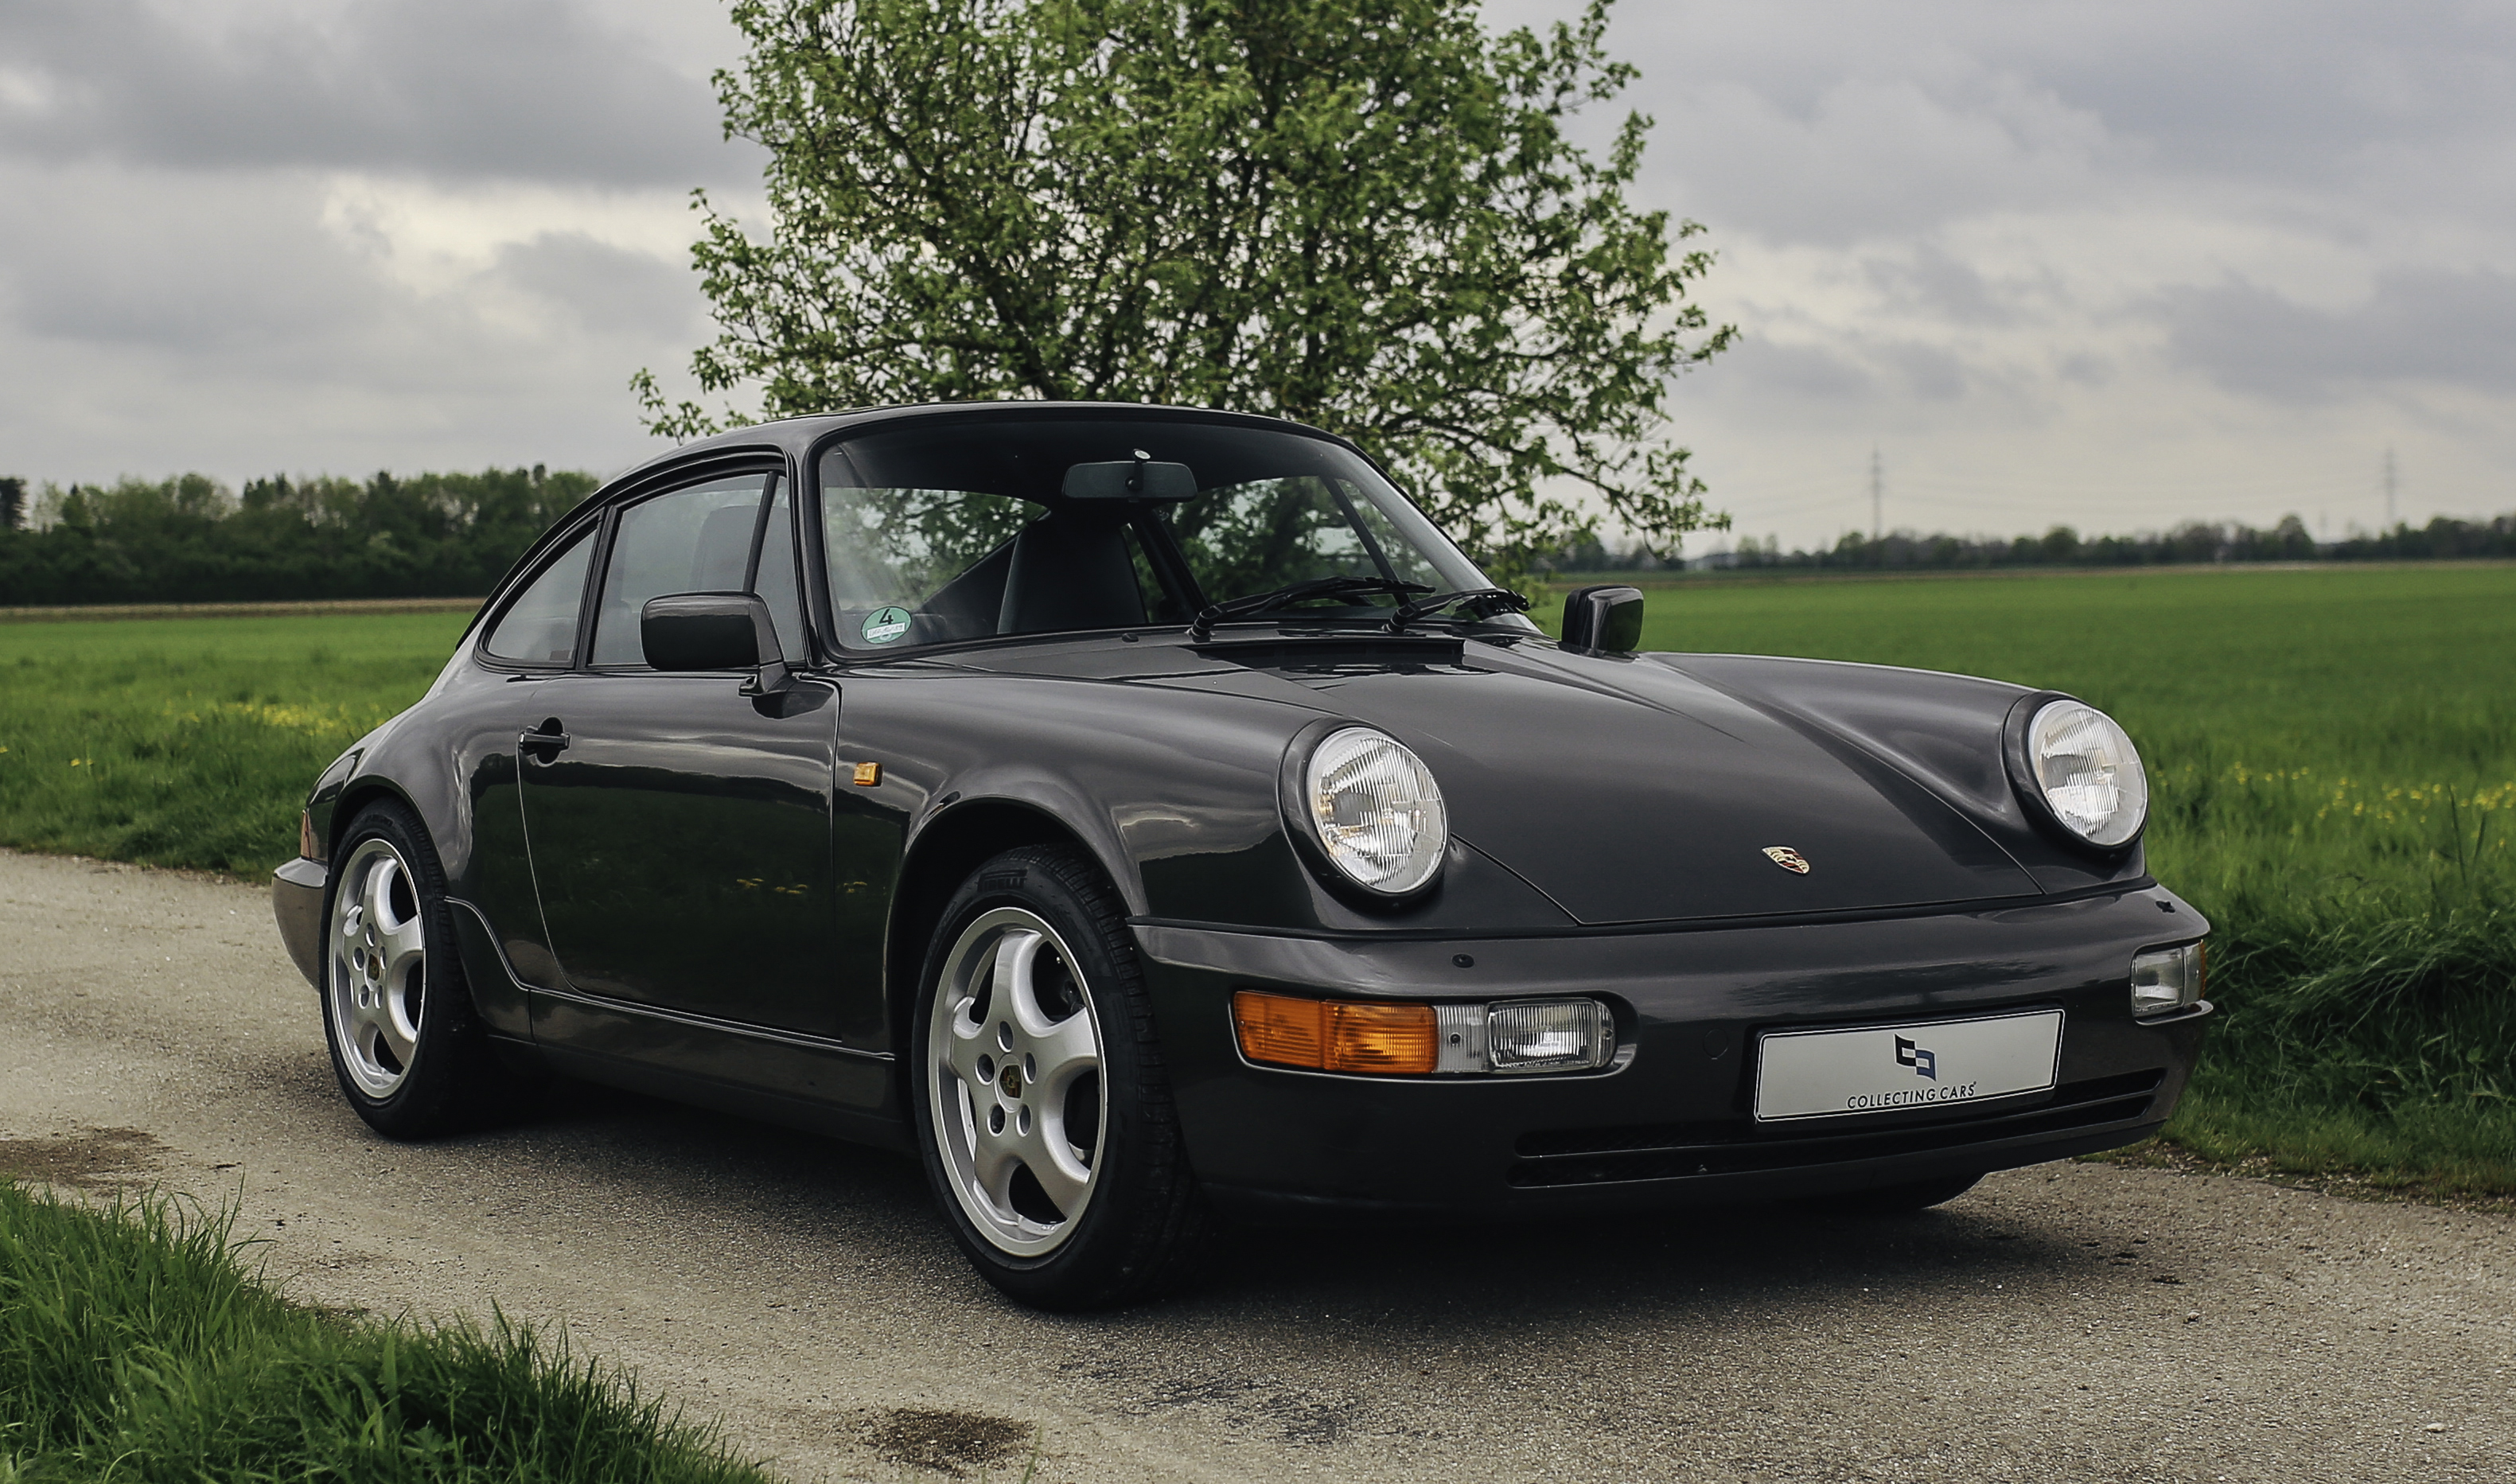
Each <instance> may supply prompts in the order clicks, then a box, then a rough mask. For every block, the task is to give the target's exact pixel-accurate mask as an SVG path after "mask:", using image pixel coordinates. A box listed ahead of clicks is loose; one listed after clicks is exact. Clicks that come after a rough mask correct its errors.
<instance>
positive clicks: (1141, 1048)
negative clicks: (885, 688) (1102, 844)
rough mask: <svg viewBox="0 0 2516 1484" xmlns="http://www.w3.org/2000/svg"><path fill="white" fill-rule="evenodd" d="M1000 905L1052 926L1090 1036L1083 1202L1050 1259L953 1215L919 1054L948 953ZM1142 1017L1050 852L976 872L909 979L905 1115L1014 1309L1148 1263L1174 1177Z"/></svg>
mask: <svg viewBox="0 0 2516 1484" xmlns="http://www.w3.org/2000/svg"><path fill="white" fill-rule="evenodd" d="M1003 907H1014V908H1020V909H1022V910H1023V911H1025V912H1032V913H1034V914H1036V915H1037V916H1039V917H1040V918H1041V919H1042V920H1044V921H1046V922H1047V923H1048V925H1049V926H1050V927H1051V928H1052V929H1054V930H1055V932H1056V935H1057V937H1058V939H1059V940H1060V942H1061V943H1062V944H1063V945H1064V948H1065V951H1066V953H1067V954H1068V955H1069V963H1070V964H1071V965H1072V966H1073V967H1074V968H1076V969H1078V970H1080V971H1081V974H1082V977H1083V982H1084V986H1085V988H1086V990H1087V992H1088V997H1089V1002H1090V1004H1091V1010H1092V1014H1093V1015H1094V1016H1095V1017H1096V1019H1097V1021H1098V1024H1097V1026H1096V1029H1097V1031H1098V1032H1099V1036H1100V1040H1101V1088H1102V1098H1103V1102H1104V1106H1105V1112H1104V1114H1103V1124H1102V1134H1101V1144H1100V1147H1099V1149H1098V1150H1097V1151H1096V1152H1095V1155H1094V1160H1095V1163H1096V1166H1097V1169H1096V1178H1095V1182H1094V1189H1093V1193H1092V1199H1091V1201H1090V1202H1089V1204H1087V1205H1086V1206H1085V1208H1084V1210H1083V1214H1082V1216H1081V1217H1079V1218H1077V1220H1076V1221H1075V1225H1074V1230H1073V1232H1072V1233H1071V1234H1070V1235H1069V1236H1068V1238H1067V1239H1066V1240H1065V1241H1064V1242H1063V1243H1061V1244H1060V1245H1059V1246H1058V1247H1057V1249H1056V1250H1055V1251H1050V1252H1047V1253H1044V1254H1041V1255H1039V1256H1035V1257H1020V1256H1016V1255H1014V1254H1012V1253H1009V1252H1006V1251H1003V1250H1002V1249H1000V1248H998V1247H997V1246H995V1244H993V1243H992V1242H989V1241H988V1240H987V1238H986V1237H985V1235H984V1234H983V1233H982V1232H981V1231H980V1230H979V1228H978V1227H977V1225H976V1224H975V1223H973V1222H972V1220H971V1219H970V1215H969V1213H968V1212H967V1211H965V1210H963V1209H962V1208H961V1202H960V1200H959V1198H958V1197H957V1196H956V1195H955V1194H954V1193H953V1190H952V1184H951V1181H952V1176H951V1173H950V1170H949V1168H948V1166H946V1164H945V1162H944V1159H943V1151H942V1149H941V1147H940V1145H939V1142H938V1139H937V1133H936V1121H935V1110H934V1102H933V1097H934V1081H935V1078H936V1076H937V1069H936V1068H935V1066H934V1065H933V1062H932V1057H931V1053H930V1051H929V1049H928V1039H929V1037H930V1035H931V1033H932V1029H933V1025H934V1018H935V1013H936V991H937V987H938V983H939V981H940V980H941V978H942V976H943V966H944V961H945V959H946V958H947V957H948V956H949V955H950V954H951V951H952V946H953V945H954V944H955V943H957V942H959V940H960V937H961V934H962V933H963V932H964V931H965V930H967V929H968V927H969V925H970V924H971V923H972V922H974V921H976V920H977V919H978V918H979V917H980V916H981V915H983V914H985V913H986V912H992V911H994V910H996V909H998V908H1003ZM1145 1017H1146V1005H1145V992H1144V987H1143V982H1142V976H1141V973H1140V971H1139V969H1138V967H1137V965H1136V963H1135V961H1134V955H1133V954H1132V952H1129V953H1127V954H1113V953H1111V945H1110V943H1109V941H1108V938H1107V937H1106V929H1105V925H1104V923H1103V922H1102V920H1101V913H1100V912H1096V911H1095V910H1094V904H1092V903H1090V902H1087V901H1085V900H1084V899H1083V898H1082V897H1081V896H1080V895H1079V894H1078V893H1077V892H1075V891H1074V890H1073V889H1072V887H1071V886H1070V885H1069V882H1068V880H1067V879H1066V878H1065V876H1064V875H1063V874H1062V873H1061V871H1060V870H1059V869H1057V866H1056V865H1055V864H1054V856H1053V855H1052V853H1051V852H1049V851H1046V850H1039V849H1025V850H1015V851H1008V852H1006V853H1005V854H1004V855H1001V856H998V857H996V858H995V859H993V860H991V861H989V862H987V863H986V864H985V866H982V867H981V868H980V869H978V870H977V871H976V872H974V873H973V874H972V875H971V877H970V879H969V880H968V881H966V882H964V883H963V884H962V886H961V889H960V890H959V891H958V892H956V893H954V894H953V896H952V899H951V901H950V902H948V903H947V904H946V905H945V907H944V910H943V916H942V917H941V919H940V920H939V921H938V924H937V927H936V930H935V935H934V937H933V939H932V940H931V941H930V943H929V944H928V947H927V953H926V962H925V968H924V971H923V972H922V973H921V974H920V975H919V976H918V989H917V996H916V1001H915V1013H914V1014H913V1016H912V1017H911V1024H910V1028H909V1039H908V1046H909V1047H910V1048H911V1049H910V1053H909V1054H910V1055H911V1056H912V1057H914V1058H915V1060H914V1062H913V1064H912V1066H911V1070H910V1076H909V1078H908V1087H907V1089H906V1091H907V1093H908V1097H909V1102H910V1106H911V1108H912V1110H913V1112H914V1115H915V1119H916V1128H917V1150H918V1159H919V1162H920V1163H921V1164H922V1165H923V1166H925V1169H926V1177H927V1184H928V1186H929V1187H930V1188H931V1189H932V1190H933V1192H934V1194H935V1201H936V1205H937V1206H938V1207H940V1208H942V1209H943V1216H944V1219H945V1220H946V1221H948V1222H950V1223H951V1228H952V1236H953V1240H954V1241H955V1242H957V1243H958V1244H959V1245H960V1247H961V1250H962V1251H963V1252H964V1253H965V1254H966V1255H967V1256H968V1257H969V1259H970V1261H971V1263H972V1264H973V1265H974V1266H976V1267H977V1268H978V1269H979V1270H980V1272H981V1273H982V1274H983V1275H984V1276H985V1277H986V1278H987V1280H988V1281H989V1282H991V1283H993V1284H995V1285H996V1286H997V1287H998V1288H1000V1289H1002V1290H1004V1291H1005V1292H1006V1293H1010V1294H1012V1295H1013V1296H1015V1297H1017V1298H1020V1299H1022V1300H1023V1301H1025V1302H1027V1303H1033V1304H1038V1305H1041V1306H1045V1307H1056V1308H1082V1307H1093V1306H1097V1305H1099V1304H1102V1303H1106V1302H1111V1301H1114V1300H1115V1299H1116V1298H1117V1297H1119V1296H1121V1291H1122V1290H1126V1289H1130V1288H1133V1287H1135V1275H1136V1272H1137V1270H1138V1269H1140V1268H1142V1267H1143V1266H1145V1265H1147V1264H1148V1263H1151V1262H1153V1261H1155V1260H1157V1256H1158V1254H1157V1253H1154V1252H1153V1251H1151V1250H1150V1247H1149V1244H1148V1243H1147V1241H1146V1236H1147V1233H1146V1230H1145V1228H1146V1225H1147V1222H1146V1220H1145V1216H1146V1214H1147V1212H1148V1211H1149V1210H1153V1211H1157V1210H1159V1209H1160V1208H1163V1207H1165V1206H1166V1205H1167V1204H1168V1203H1169V1202H1170V1200H1171V1199H1172V1195H1173V1192H1172V1191H1171V1190H1170V1189H1169V1188H1167V1184H1166V1182H1165V1179H1164V1176H1165V1175H1166V1174H1168V1175H1169V1176H1170V1177H1171V1178H1173V1179H1179V1178H1185V1177H1186V1176H1185V1166H1184V1165H1181V1164H1179V1163H1178V1162H1177V1159H1176V1150H1175V1147H1165V1148H1161V1149H1156V1148H1154V1147H1153V1146H1154V1144H1155V1143H1156V1142H1157V1141H1160V1142H1164V1143H1166V1144H1167V1145H1172V1146H1175V1140H1176V1135H1175V1134H1174V1133H1173V1132H1172V1125H1171V1124H1169V1122H1168V1121H1167V1120H1166V1119H1160V1118H1155V1117H1152V1116H1151V1114H1152V1112H1153V1110H1152V1108H1150V1107H1149V1104H1152V1103H1158V1104H1160V1105H1161V1106H1162V1107H1163V1108H1167V1103H1168V1093H1169V1089H1168V1085H1167V1082H1166V1081H1164V1080H1163V1079H1162V1075H1161V1072H1160V1069H1159V1067H1158V1065H1156V1064H1154V1063H1153V1059H1152V1058H1150V1057H1149V1056H1148V1055H1147V1054H1146V1049H1147V1048H1146V1047H1145V1045H1144V1044H1143V1042H1142V1040H1141V1039H1140V1038H1139V1036H1138V1034H1137V1027H1138V1026H1139V1025H1140V1024H1141V1023H1143V1021H1144V1020H1145Z"/></svg>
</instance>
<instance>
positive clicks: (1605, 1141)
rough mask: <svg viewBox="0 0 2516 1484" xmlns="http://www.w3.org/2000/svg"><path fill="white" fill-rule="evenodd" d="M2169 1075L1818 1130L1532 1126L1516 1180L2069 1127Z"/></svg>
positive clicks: (2099, 1116) (1658, 1170) (1891, 1148)
mask: <svg viewBox="0 0 2516 1484" xmlns="http://www.w3.org/2000/svg"><path fill="white" fill-rule="evenodd" d="M2165 1079H2166V1074H2165V1073H2164V1072H2163V1071H2156V1072H2134V1073H2130V1074H2128V1075H2125V1076H2122V1077H2102V1078H2095V1079H2092V1080H2090V1081H2081V1082H2065V1083H2063V1084H2062V1085H2061V1086H2060V1087H2057V1088H2055V1089H2054V1091H2053V1096H2052V1098H2051V1099H2050V1100H2049V1101H2047V1102H2044V1103H2041V1104H2039V1105H2037V1106H2035V1107H2034V1108H2029V1109H2025V1110H2022V1111H2018V1112H2012V1113H1998V1112H1992V1113H1983V1114H1977V1115H1975V1116H1973V1117H1970V1118H1955V1119H1946V1120H1939V1121H1934V1122H1931V1123H1927V1124H1900V1125H1899V1126H1896V1127H1892V1128H1880V1127H1875V1126H1871V1127H1846V1126H1844V1125H1843V1124H1839V1123H1837V1124H1834V1126H1832V1127H1829V1128H1826V1129H1825V1130H1824V1131H1823V1132H1817V1133H1812V1132H1810V1131H1809V1125H1808V1124H1800V1123H1792V1124H1780V1125H1775V1124H1753V1123H1750V1122H1747V1121H1745V1120H1740V1121H1737V1122H1732V1123H1724V1124H1653V1125H1649V1126H1643V1127H1627V1128H1567V1129H1555V1130H1550V1131H1547V1132H1542V1133H1529V1134H1523V1135H1522V1136H1521V1138H1520V1141H1519V1144H1518V1146H1517V1147H1516V1150H1515V1152H1516V1153H1517V1154H1518V1155H1519V1156H1520V1158H1519V1159H1518V1160H1517V1161H1515V1162H1514V1163H1513V1165H1512V1166H1511V1172H1510V1175H1509V1179H1510V1181H1511V1183H1512V1184H1513V1185H1516V1186H1523V1187H1535V1186H1548V1185H1604V1184H1608V1183H1610V1182H1613V1181H1618V1180H1677V1179H1685V1178H1688V1177H1690V1176H1694V1175H1724V1174H1740V1173H1745V1172H1748V1171H1753V1170H1762V1169H1792V1168H1796V1167H1798V1166H1805V1165H1833V1164H1839V1163H1842V1162H1845V1161H1849V1160H1864V1159H1874V1158H1877V1157H1880V1156H1884V1155H1899V1154H1919V1153H1922V1152H1925V1151H1928V1150H1934V1149H1955V1148H1961V1147H1963V1146H1965V1145H1967V1144H1988V1143H1992V1142H1993V1141H1995V1140H1999V1139H2014V1138H2023V1137H2028V1136H2031V1135H2034V1134H2040V1133H2063V1132H2067V1131H2069V1130H2071V1129H2074V1128H2093V1127H2096V1126H2097V1125H2099V1124H2119V1123H2124V1122H2127V1121H2129V1120H2132V1119H2136V1118H2138V1117H2140V1116H2141V1115H2142V1114H2143V1113H2145V1112H2147V1111H2148V1110H2149V1105H2150V1100H2151V1097H2152V1095H2153V1094H2154V1093H2156V1092H2157V1090H2158V1084H2159V1083H2160V1082H2161V1081H2165ZM1829 1122H1832V1121H1829Z"/></svg>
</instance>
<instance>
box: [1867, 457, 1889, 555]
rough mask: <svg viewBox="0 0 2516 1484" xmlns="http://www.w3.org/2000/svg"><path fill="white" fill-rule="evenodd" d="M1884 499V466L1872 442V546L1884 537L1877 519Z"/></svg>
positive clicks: (1870, 531) (1885, 497)
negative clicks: (1879, 460)
mask: <svg viewBox="0 0 2516 1484" xmlns="http://www.w3.org/2000/svg"><path fill="white" fill-rule="evenodd" d="M1886 499H1887V472H1886V469H1885V466H1883V465H1881V464H1880V463H1879V462H1878V447H1877V445H1874V444H1873V445H1870V448H1869V544H1870V545H1872V546H1875V545H1877V544H1878V543H1879V542H1880V541H1881V540H1883V539H1885V538H1886V534H1887V531H1886V527H1885V525H1884V523H1883V522H1882V521H1881V520H1880V519H1879V516H1880V512H1881V511H1883V510H1884V509H1885V508H1886Z"/></svg>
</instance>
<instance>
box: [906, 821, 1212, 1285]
mask: <svg viewBox="0 0 2516 1484" xmlns="http://www.w3.org/2000/svg"><path fill="white" fill-rule="evenodd" d="M910 1043H911V1044H912V1045H914V1046H916V1047H918V1048H919V1054H918V1062H917V1068H916V1086H915V1087H914V1088H913V1093H914V1096H913V1098H912V1102H913V1106H914V1107H915V1110H916V1114H917V1122H918V1131H919V1134H920V1137H919V1140H918V1144H919V1148H920V1150H921V1152H922V1154H923V1156H924V1159H925V1164H926V1172H927V1177H928V1180H929V1181H930V1183H932V1184H933V1186H934V1187H935V1192H936V1198H937V1202H938V1204H939V1205H941V1206H942V1207H943V1213H944V1216H945V1218H946V1219H947V1220H949V1221H950V1222H951V1224H952V1231H953V1235H954V1237H955V1238H956V1239H958V1241H959V1242H960V1245H961V1250H962V1251H963V1252H964V1253H966V1254H967V1255H968V1256H969V1258H970V1261H971V1263H972V1264H973V1265H974V1266H976V1267H977V1268H978V1270H979V1272H980V1273H981V1274H982V1275H983V1276H984V1277H985V1278H986V1280H987V1281H988V1282H989V1283H992V1284H994V1285H995V1286H996V1287H997V1288H999V1289H1001V1290H1003V1291H1004V1293H1006V1294H1007V1295H1009V1296H1011V1297H1013V1298H1015V1299H1018V1300H1020V1301H1022V1302H1024V1303H1027V1304H1032V1305H1035V1306H1038V1307H1041V1308H1052V1309H1081V1308H1094V1307H1101V1306H1106V1305H1110V1304H1117V1303H1124V1302H1127V1301H1128V1300H1131V1299H1135V1298H1140V1297H1144V1296H1147V1295H1149V1294H1151V1293H1155V1292H1157V1291H1159V1290H1161V1289H1163V1288H1165V1287H1168V1286H1170V1285H1172V1284H1174V1283H1176V1282H1177V1281H1178V1280H1179V1279H1180V1278H1181V1277H1183V1276H1185V1274H1186V1273H1187V1272H1188V1271H1189V1269H1190V1268H1191V1266H1192V1265H1193V1263H1194V1260H1195V1249H1196V1248H1197V1246H1198V1245H1199V1244H1198V1239H1199V1237H1200V1235H1201V1233H1202V1231H1203V1229H1204V1226H1205V1219H1204V1208H1203V1205H1202V1202H1201V1201H1200V1200H1199V1198H1198V1195H1197V1191H1196V1184H1195V1178H1194V1177H1193V1176H1192V1175H1191V1174H1190V1172H1189V1169H1188V1162H1187V1159H1186V1156H1185V1154H1184V1152H1183V1151H1182V1149H1181V1145H1180V1138H1179V1126H1178V1122H1177V1119H1176V1118H1175V1116H1174V1114H1173V1111H1172V1106H1171V1100H1170V1085H1169V1081H1168V1080H1167V1078H1165V1076H1164V1075H1163V1070H1162V1062H1161V1055H1160V1050H1159V1047H1158V1046H1157V1045H1156V1043H1155V1041H1154V1038H1153V1012H1152V1006H1151V1003H1150V1001H1149V999H1148V997H1147V996H1146V994H1145V989H1144V983H1143V976H1142V974H1141V972H1140V970H1139V968H1138V966H1137V962H1136V953H1135V945H1134V942H1133V940H1132V937H1131V935H1130V934H1129V933H1128V931H1127V927H1126V920H1125V914H1124V912H1122V911H1121V910H1120V908H1119V906H1118V903H1117V901H1116V899H1115V896H1114V894H1113V893H1112V892H1111V890H1110V887H1109V885H1108V883H1107V882H1106V881H1105V880H1104V879H1103V877H1102V876H1101V873H1100V871H1099V869H1097V868H1096V867H1095V866H1094V865H1093V864H1092V862H1091V861H1090V860H1089V859H1088V858H1086V857H1084V856H1083V855H1081V854H1080V853H1079V852H1076V851H1073V850H1070V849H1063V848H1057V847H1047V846H1028V847H1025V848H1023V849H1020V850H1013V851H1008V852H1006V853H1005V854H1003V855H1000V856H998V857H996V858H995V859H994V860H991V861H989V862H987V863H986V864H985V866H982V867H981V868H980V869H978V870H977V871H976V872H974V873H973V874H972V875H971V876H970V878H969V880H968V881H966V882H964V883H963V884H962V886H961V889H960V890H959V891H958V892H956V893H955V894H954V895H953V897H952V900H951V902H950V903H949V904H947V905H946V907H945V908H944V912H943V920H942V923H941V924H940V926H939V927H938V929H937V932H936V936H935V939H934V943H933V946H932V948H931V950H930V951H929V953H928V955H927V962H926V972H925V975H924V978H923V980H922V982H921V993H920V995H919V996H918V1008H917V1024H916V1027H915V1029H914V1031H913V1033H912V1039H911V1042H910Z"/></svg>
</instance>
